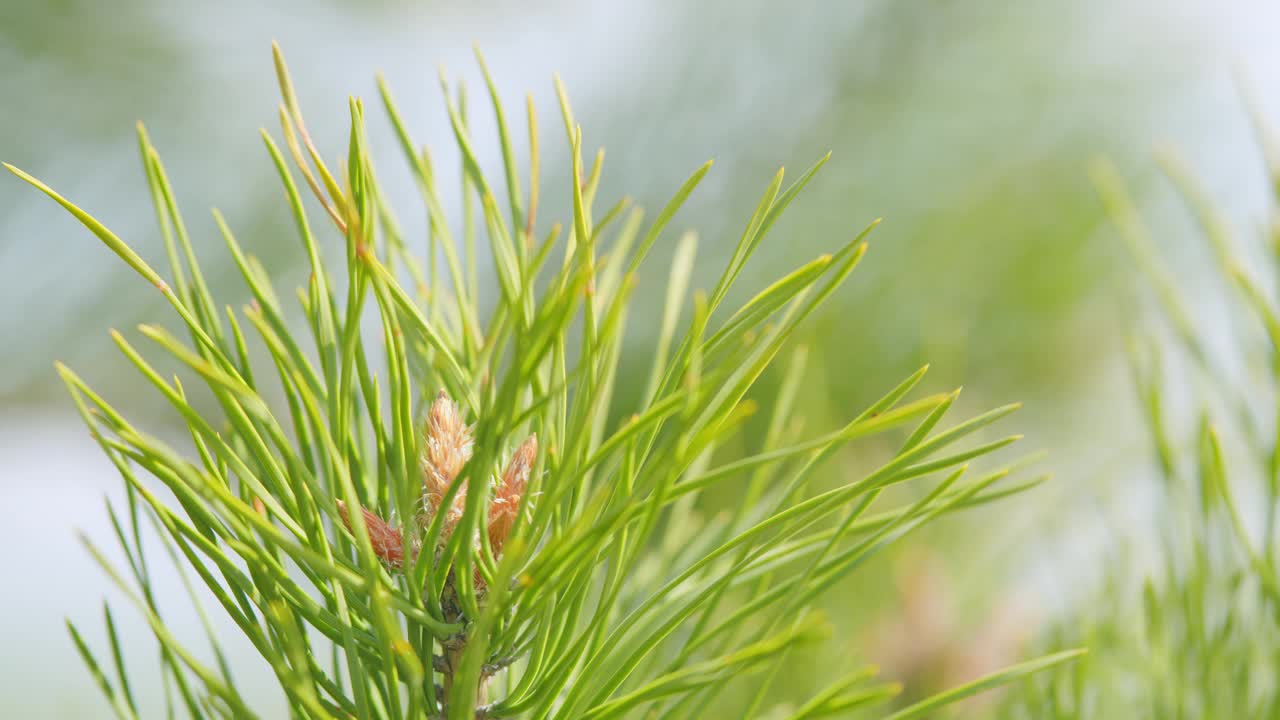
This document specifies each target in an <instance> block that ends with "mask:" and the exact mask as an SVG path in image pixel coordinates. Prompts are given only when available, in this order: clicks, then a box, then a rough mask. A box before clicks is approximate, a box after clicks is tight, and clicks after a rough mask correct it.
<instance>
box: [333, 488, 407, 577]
mask: <svg viewBox="0 0 1280 720" xmlns="http://www.w3.org/2000/svg"><path fill="white" fill-rule="evenodd" d="M360 512H361V513H362V514H363V515H364V527H365V530H367V531H368V533H369V544H370V545H372V546H373V553H374V554H375V555H377V556H378V557H379V558H380V559H381V560H382V561H383V562H385V563H387V564H388V565H390V566H391V567H395V568H398V567H401V566H402V565H404V542H403V538H402V537H401V535H400V530H399V529H398V528H396V527H395V526H394V525H392V524H391V523H388V522H387V521H386V520H383V519H382V518H380V517H378V516H377V515H375V514H374V513H373V511H371V510H369V509H368V508H360ZM338 514H339V515H341V516H342V524H343V525H346V526H347V529H348V530H350V529H351V518H350V516H349V515H348V514H347V504H346V503H344V502H342V501H341V500H339V501H338Z"/></svg>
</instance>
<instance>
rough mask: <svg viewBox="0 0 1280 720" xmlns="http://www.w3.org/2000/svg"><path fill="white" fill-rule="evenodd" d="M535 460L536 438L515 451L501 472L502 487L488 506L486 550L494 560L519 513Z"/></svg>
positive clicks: (532, 436)
mask: <svg viewBox="0 0 1280 720" xmlns="http://www.w3.org/2000/svg"><path fill="white" fill-rule="evenodd" d="M537 457H538V436H537V435H530V436H529V439H527V440H525V441H524V443H523V444H522V445H521V446H520V447H519V448H517V449H516V451H515V452H514V453H513V454H512V455H511V460H510V461H509V462H508V463H507V467H506V469H505V470H503V471H502V485H500V486H499V487H497V488H496V489H494V492H493V502H492V503H491V504H490V505H489V527H488V533H489V547H491V548H492V549H493V555H494V557H497V556H498V554H499V553H501V552H502V546H503V544H504V543H506V541H507V536H509V535H510V534H511V528H512V526H514V525H515V521H516V515H517V514H518V513H519V512H520V499H521V498H522V497H524V494H525V491H526V490H527V489H528V487H529V474H530V473H531V472H533V463H534V461H535V460H536V459H537Z"/></svg>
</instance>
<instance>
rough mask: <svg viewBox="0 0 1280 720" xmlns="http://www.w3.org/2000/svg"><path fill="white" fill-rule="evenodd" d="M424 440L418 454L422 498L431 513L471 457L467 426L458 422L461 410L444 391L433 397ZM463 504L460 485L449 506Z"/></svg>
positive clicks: (463, 499)
mask: <svg viewBox="0 0 1280 720" xmlns="http://www.w3.org/2000/svg"><path fill="white" fill-rule="evenodd" d="M425 440H426V447H425V448H424V449H423V453H422V484H423V498H424V499H425V501H426V503H427V509H428V510H429V511H430V512H431V513H434V512H436V511H438V510H439V508H440V503H441V501H442V500H443V499H444V496H445V494H446V493H448V492H449V487H450V486H451V485H452V484H453V481H454V479H456V478H457V477H458V473H459V472H461V471H462V466H463V465H466V464H467V461H468V460H470V459H471V450H472V439H471V428H470V427H468V426H467V424H466V423H464V422H463V421H462V411H461V409H459V408H458V405H457V404H456V403H454V402H453V400H451V399H450V398H449V395H448V394H447V393H445V391H444V390H441V391H440V394H439V395H437V396H436V399H435V402H433V403H431V410H430V411H429V412H428V413H427V427H426V432H425ZM465 504H466V492H465V488H463V489H462V490H460V491H459V492H458V494H457V496H456V497H455V498H454V501H453V505H454V506H455V507H457V508H461V507H462V506H463V505H465Z"/></svg>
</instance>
